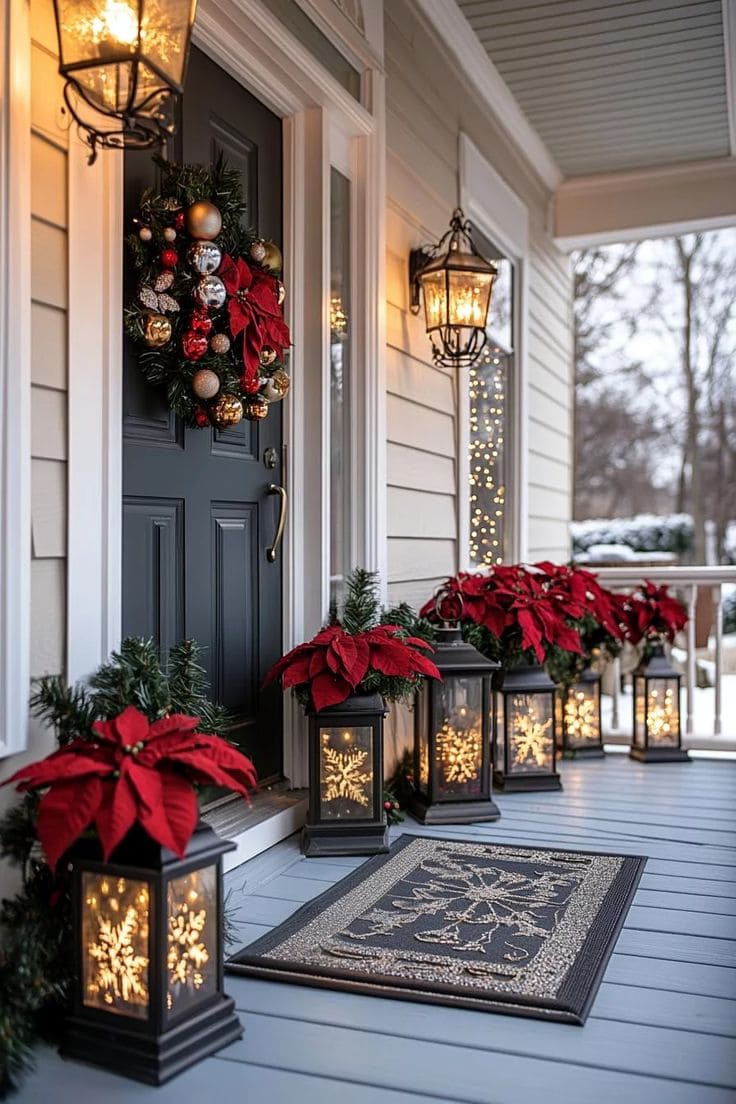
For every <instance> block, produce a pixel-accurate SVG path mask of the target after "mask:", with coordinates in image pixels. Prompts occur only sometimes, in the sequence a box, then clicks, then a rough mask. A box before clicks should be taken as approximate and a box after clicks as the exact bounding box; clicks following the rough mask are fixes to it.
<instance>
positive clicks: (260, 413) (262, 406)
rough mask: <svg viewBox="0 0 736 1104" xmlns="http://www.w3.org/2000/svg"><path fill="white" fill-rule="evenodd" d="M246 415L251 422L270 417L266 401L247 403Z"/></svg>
mask: <svg viewBox="0 0 736 1104" xmlns="http://www.w3.org/2000/svg"><path fill="white" fill-rule="evenodd" d="M245 416H246V418H247V419H248V421H250V422H260V421H262V420H263V419H264V418H266V417H268V406H267V405H266V403H264V402H249V403H246V404H245Z"/></svg>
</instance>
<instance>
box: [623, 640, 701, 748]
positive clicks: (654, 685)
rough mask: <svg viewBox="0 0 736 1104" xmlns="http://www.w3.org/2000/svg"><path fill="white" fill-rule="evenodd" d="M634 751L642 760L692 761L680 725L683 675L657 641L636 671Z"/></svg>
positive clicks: (632, 745)
mask: <svg viewBox="0 0 736 1104" xmlns="http://www.w3.org/2000/svg"><path fill="white" fill-rule="evenodd" d="M630 755H631V758H632V759H638V760H639V761H640V762H642V763H666V762H683V761H688V760H689V759H690V756H689V755H688V753H687V751H685V750H684V748H683V747H682V736H681V729H680V675H679V674H678V673H677V671H675V669H674V667H673V666H672V664H671V663H670V661H669V660H668V659H667V656H666V655H665V654H664V647H663V646H662V645H661V644H657V645H655V647H654V650H653V652H652V654H651V657H650V658H649V659H648V660H647V659H643V660H642V662H641V663H640V664H639V666H638V667H637V668H636V670H635V671H634V734H633V741H632V744H631V751H630Z"/></svg>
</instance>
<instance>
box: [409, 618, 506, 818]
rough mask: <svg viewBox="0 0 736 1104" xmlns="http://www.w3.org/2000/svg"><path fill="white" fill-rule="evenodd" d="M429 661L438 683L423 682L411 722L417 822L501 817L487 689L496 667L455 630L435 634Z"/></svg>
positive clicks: (412, 806) (412, 808)
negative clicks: (494, 778)
mask: <svg viewBox="0 0 736 1104" xmlns="http://www.w3.org/2000/svg"><path fill="white" fill-rule="evenodd" d="M437 635H438V639H437V641H436V644H435V655H434V656H433V659H434V661H435V663H436V664H437V668H438V670H439V672H440V674H441V675H442V682H437V681H431V682H430V681H425V682H424V684H423V685H422V687H421V690H420V691H419V695H418V699H417V707H416V712H415V718H414V724H415V728H414V780H415V782H414V795H413V797H412V800H411V804H410V806H409V809H410V812H411V813H412V815H413V816H415V817H416V818H417V820H420V821H422V823H423V824H471V823H473V822H474V821H479V820H497V819H498V818H499V816H500V815H501V814H500V812H499V809H498V806H497V805H496V804H495V803H494V801H493V798H492V797H491V754H490V752H491V743H492V739H491V737H492V732H491V728H492V723H493V721H492V718H493V690H492V687H491V676H492V675H493V673H494V672H495V671H498V670H500V665H499V664H498V663H494V662H493V661H491V660H489V659H486V658H485V656H483V655H481V653H480V652H479V651H478V650H477V648H474V647H473V645H472V644H467V643H466V642H465V641H464V640H463V639H462V637H461V635H460V630H459V629H458V628H448V627H445V628H442V629H438V630H437Z"/></svg>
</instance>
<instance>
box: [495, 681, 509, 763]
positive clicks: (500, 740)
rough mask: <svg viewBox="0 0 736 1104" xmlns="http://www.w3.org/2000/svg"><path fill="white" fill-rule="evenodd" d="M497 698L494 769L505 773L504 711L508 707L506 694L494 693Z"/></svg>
mask: <svg viewBox="0 0 736 1104" xmlns="http://www.w3.org/2000/svg"><path fill="white" fill-rule="evenodd" d="M493 696H494V698H495V710H496V731H495V735H494V742H493V769H494V770H497V771H500V772H501V773H503V770H504V761H503V749H504V744H505V738H504V733H505V731H506V729H505V726H504V713H505V708H506V695H505V694H501V693H499V694H494V695H493Z"/></svg>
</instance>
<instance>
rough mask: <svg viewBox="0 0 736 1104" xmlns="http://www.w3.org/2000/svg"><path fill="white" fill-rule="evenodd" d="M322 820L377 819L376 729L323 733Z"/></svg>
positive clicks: (349, 728) (347, 728) (326, 730)
mask: <svg viewBox="0 0 736 1104" xmlns="http://www.w3.org/2000/svg"><path fill="white" fill-rule="evenodd" d="M319 781H320V819H322V820H370V819H371V818H372V816H373V797H374V780H373V729H372V727H371V726H370V725H362V726H358V727H354V726H348V725H345V726H341V727H339V728H322V727H321V726H320V730H319Z"/></svg>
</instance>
